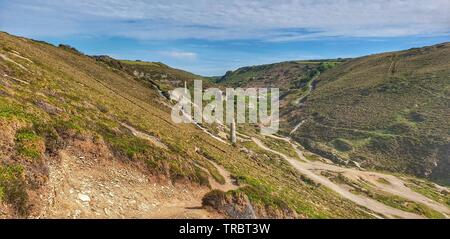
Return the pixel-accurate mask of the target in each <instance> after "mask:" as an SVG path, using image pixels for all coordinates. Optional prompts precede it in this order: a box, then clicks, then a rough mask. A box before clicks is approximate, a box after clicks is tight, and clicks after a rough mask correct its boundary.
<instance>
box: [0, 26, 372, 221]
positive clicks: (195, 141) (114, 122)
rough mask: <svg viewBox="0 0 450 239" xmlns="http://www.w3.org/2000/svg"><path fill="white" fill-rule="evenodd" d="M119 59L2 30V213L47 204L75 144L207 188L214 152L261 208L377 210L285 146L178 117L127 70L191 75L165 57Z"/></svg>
mask: <svg viewBox="0 0 450 239" xmlns="http://www.w3.org/2000/svg"><path fill="white" fill-rule="evenodd" d="M114 64H115V63H114ZM120 64H122V65H125V67H124V69H122V70H119V69H118V68H116V67H114V69H112V68H111V67H110V66H108V65H106V64H105V63H103V62H99V61H97V60H95V59H94V58H91V57H88V56H85V55H83V54H81V53H79V52H77V51H75V50H74V49H71V48H68V47H64V46H62V47H59V48H58V47H55V46H52V45H50V44H47V43H44V42H38V41H33V40H29V39H25V38H19V37H14V36H11V35H8V34H6V33H0V128H1V131H0V217H8V216H11V215H12V216H14V217H20V216H27V215H30V214H31V215H34V214H33V213H34V212H36V211H39V210H40V207H41V206H42V204H43V203H44V202H43V199H41V198H40V197H39V195H40V192H42V191H45V190H48V189H47V183H48V178H49V170H48V165H49V164H51V163H52V164H53V163H56V164H57V163H58V162H59V160H60V157H61V152H62V151H64V150H69V149H70V150H72V151H75V152H77V150H79V151H80V152H85V151H88V152H90V155H92V158H93V159H94V157H95V158H98V157H99V158H102V157H105V155H104V152H109V151H110V152H111V153H112V156H111V157H112V159H111V160H117V161H120V162H124V163H126V164H129V165H133V166H136V167H139V168H140V169H142V170H143V172H145V173H146V174H147V175H148V176H149V177H150V178H151V179H152V183H158V182H159V180H165V181H169V182H171V183H173V184H181V185H191V184H194V185H198V186H201V187H208V186H209V182H208V174H211V175H216V174H217V172H216V169H215V167H213V166H212V163H211V160H212V161H214V162H216V163H218V164H220V165H223V167H224V168H226V169H227V170H228V171H229V172H230V173H231V174H232V177H233V178H235V179H236V180H237V181H238V182H239V183H240V185H241V186H242V187H241V188H240V189H238V191H239V192H240V193H244V194H246V195H247V196H248V198H249V199H250V201H251V202H252V204H253V205H254V207H255V208H256V209H259V210H258V212H260V214H259V215H261V216H267V217H277V216H278V217H283V216H285V214H284V212H286V211H293V212H295V213H296V214H297V216H298V217H307V218H323V217H328V218H333V217H372V216H371V214H369V213H368V212H367V211H368V210H367V209H363V208H362V207H360V206H357V205H356V204H354V203H352V202H350V201H348V200H344V199H342V198H341V197H339V196H338V195H336V194H335V193H333V192H332V191H330V190H329V189H327V188H325V187H324V186H322V185H318V184H315V183H311V181H310V180H308V179H307V178H305V177H303V176H302V175H300V174H299V173H298V172H297V171H295V170H294V169H292V167H290V166H289V165H288V164H287V163H286V162H285V161H284V160H282V159H280V157H279V156H277V155H272V154H270V153H268V152H265V151H261V150H259V149H258V148H257V147H255V148H254V149H252V147H254V145H253V144H250V143H249V145H248V148H250V149H247V148H244V147H243V146H231V145H228V144H225V143H222V142H220V141H217V140H215V139H214V138H212V137H210V136H209V135H207V134H205V133H204V132H203V131H202V130H199V129H198V128H196V127H195V126H194V125H193V124H183V125H177V124H174V123H172V121H171V120H170V108H169V107H167V102H166V101H165V99H164V97H161V96H160V95H159V94H158V92H157V91H156V90H155V89H154V88H153V87H149V85H148V84H146V83H145V82H143V81H142V80H140V79H136V77H133V76H132V75H130V74H129V73H130V72H131V70H130V69H136V70H137V71H139V72H141V70H142V72H148V73H149V74H150V75H151V77H150V78H151V79H153V75H152V74H153V73H154V74H155V75H158V74H159V76H161V77H162V75H167V78H168V79H169V80H168V84H172V83H173V82H175V81H184V80H185V79H193V78H194V76H193V75H192V74H189V73H185V72H181V71H178V70H174V69H171V68H167V67H166V66H164V65H160V64H157V63H152V64H149V63H136V62H132V63H130V62H120ZM141 68H145V69H141ZM148 69H154V71H153V70H149V71H147V70H148ZM133 73H134V70H133ZM139 74H140V73H139ZM145 74H146V73H144V75H145ZM156 78H157V77H156ZM177 84H178V83H177ZM130 127H133V128H135V129H136V130H138V131H139V132H141V134H145V135H146V138H149V139H144V138H142V137H137V136H135V134H133V132H132V131H131V130H130ZM89 163H91V164H95V163H96V161H95V160H93V161H92V162H89ZM216 180H217V181H218V182H220V181H223V179H222V180H220V177H216ZM5 208H12V209H11V210H12V211H9V210H6V209H5ZM3 209H5V210H3ZM5 214H6V215H5Z"/></svg>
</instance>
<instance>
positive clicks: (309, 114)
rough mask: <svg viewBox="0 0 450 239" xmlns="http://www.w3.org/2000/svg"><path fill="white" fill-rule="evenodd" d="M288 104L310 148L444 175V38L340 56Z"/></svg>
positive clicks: (449, 103) (448, 66)
mask: <svg viewBox="0 0 450 239" xmlns="http://www.w3.org/2000/svg"><path fill="white" fill-rule="evenodd" d="M293 110H294V111H295V112H297V117H296V120H294V121H292V124H291V125H290V129H292V128H294V127H295V125H296V124H297V123H299V122H301V121H303V120H306V121H305V122H304V123H303V124H302V126H301V127H299V129H298V130H297V131H295V132H294V133H293V137H295V139H297V140H298V141H300V142H302V143H303V144H304V145H306V146H307V147H308V148H309V149H311V150H313V151H315V152H317V153H320V154H322V155H327V156H328V157H329V158H331V159H334V160H335V161H341V160H343V161H348V160H350V161H354V162H357V163H359V164H360V165H361V166H362V167H367V168H376V169H380V170H388V171H393V172H406V173H410V174H414V175H417V176H420V177H427V178H431V179H433V180H436V181H439V182H444V183H447V184H448V183H450V173H449V172H450V121H449V119H450V44H448V43H444V44H439V45H434V46H430V47H424V48H417V49H410V50H406V51H400V52H392V53H384V54H377V55H371V56H367V57H361V58H357V59H353V60H349V61H347V62H345V63H342V64H340V65H339V66H337V67H335V68H333V69H331V70H328V71H326V72H325V73H323V74H321V75H320V77H318V79H317V80H316V82H315V84H314V90H313V91H312V92H311V94H310V95H309V96H308V97H307V98H306V99H305V102H304V105H302V106H300V107H297V108H295V109H293ZM285 133H289V129H287V130H286V132H285Z"/></svg>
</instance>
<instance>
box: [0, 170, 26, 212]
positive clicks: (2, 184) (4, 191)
mask: <svg viewBox="0 0 450 239" xmlns="http://www.w3.org/2000/svg"><path fill="white" fill-rule="evenodd" d="M2 201H3V202H6V203H9V204H11V205H12V206H13V207H14V208H15V209H16V210H17V212H18V213H19V215H21V216H25V215H26V214H27V212H28V208H27V204H28V194H27V192H26V182H25V177H24V169H23V167H22V166H20V165H1V166H0V202H2Z"/></svg>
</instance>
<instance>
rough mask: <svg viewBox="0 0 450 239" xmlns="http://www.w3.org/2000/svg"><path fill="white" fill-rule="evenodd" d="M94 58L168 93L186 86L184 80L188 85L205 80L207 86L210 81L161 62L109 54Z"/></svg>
mask: <svg viewBox="0 0 450 239" xmlns="http://www.w3.org/2000/svg"><path fill="white" fill-rule="evenodd" d="M94 58H95V59H96V60H97V61H99V62H103V63H105V64H107V65H108V66H110V67H112V68H114V69H116V70H122V71H125V72H127V73H128V74H130V75H132V76H134V77H136V78H137V79H140V80H142V81H143V82H147V83H150V84H152V85H154V86H156V87H157V88H159V89H160V90H161V91H162V92H164V93H165V94H166V95H167V92H168V91H169V90H172V89H174V88H177V87H184V82H186V83H187V85H188V86H191V85H192V84H193V81H194V80H202V81H204V82H205V83H206V84H205V86H207V85H208V83H209V80H208V79H206V78H205V77H202V76H199V75H195V74H192V73H190V72H187V71H184V70H179V69H175V68H172V67H170V66H167V65H165V64H163V63H161V62H145V61H130V60H116V59H113V58H111V57H109V56H94Z"/></svg>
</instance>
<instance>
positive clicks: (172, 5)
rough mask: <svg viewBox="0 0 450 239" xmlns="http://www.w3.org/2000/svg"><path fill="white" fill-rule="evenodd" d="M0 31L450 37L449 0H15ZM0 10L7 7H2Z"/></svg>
mask: <svg viewBox="0 0 450 239" xmlns="http://www.w3.org/2000/svg"><path fill="white" fill-rule="evenodd" d="M0 4H2V5H4V6H0V29H1V28H7V29H8V28H13V27H14V28H17V29H18V30H19V31H23V32H29V33H34V34H36V35H39V34H40V35H55V34H88V35H89V34H94V35H95V34H101V35H111V36H117V35H118V36H127V37H134V38H140V39H182V38H200V39H245V38H254V39H263V40H270V41H289V40H301V39H309V38H320V37H335V36H344V37H374V36H375V37H396V36H411V35H426V36H427V35H448V34H449V32H450V1H448V0H430V1H423V0H398V1H391V0H359V1H356V0H285V1H283V0H281V1H275V0H274V1H269V0H262V1H257V0H248V1H241V0H222V1H213V0H195V1H184V0H171V1H170V0H169V1H168V0H152V1H146V0H120V1H119V0H97V1H88V0H78V1H72V0H35V1H27V0H17V1H10V2H8V3H0ZM2 9H3V10H2Z"/></svg>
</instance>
